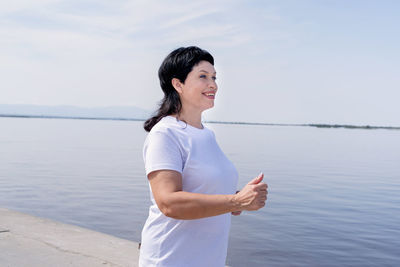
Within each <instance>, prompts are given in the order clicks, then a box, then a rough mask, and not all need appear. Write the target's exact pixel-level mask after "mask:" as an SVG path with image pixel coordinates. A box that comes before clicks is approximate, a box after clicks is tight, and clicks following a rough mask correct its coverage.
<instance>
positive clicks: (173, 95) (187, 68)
mask: <svg viewBox="0 0 400 267" xmlns="http://www.w3.org/2000/svg"><path fill="white" fill-rule="evenodd" d="M203 60H204V61H208V62H210V63H211V64H212V65H214V58H213V57H212V55H211V54H210V53H208V52H207V51H205V50H203V49H201V48H198V47H197V46H189V47H181V48H178V49H175V50H174V51H172V52H171V53H170V54H169V55H168V56H167V57H166V58H165V59H164V61H163V62H162V64H161V66H160V68H159V69H158V78H159V79H160V86H161V89H162V90H163V92H164V98H163V99H162V100H161V102H160V107H159V109H158V110H157V112H156V115H154V116H152V117H151V118H150V119H148V120H146V121H145V123H144V129H145V130H146V131H147V132H150V130H151V128H153V126H154V125H155V124H156V123H157V122H159V121H160V120H161V119H162V118H163V117H165V116H168V115H173V114H179V112H180V111H181V109H182V103H181V99H180V98H179V94H178V92H177V91H176V90H175V88H174V87H173V86H172V79H173V78H177V79H179V81H181V82H182V83H184V82H185V80H186V77H187V75H188V74H189V72H191V71H192V69H193V67H194V66H196V65H197V64H198V63H199V62H200V61H203Z"/></svg>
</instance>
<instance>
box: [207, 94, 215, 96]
mask: <svg viewBox="0 0 400 267" xmlns="http://www.w3.org/2000/svg"><path fill="white" fill-rule="evenodd" d="M206 96H214V94H206Z"/></svg>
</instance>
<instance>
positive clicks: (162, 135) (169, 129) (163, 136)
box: [145, 116, 187, 146]
mask: <svg viewBox="0 0 400 267" xmlns="http://www.w3.org/2000/svg"><path fill="white" fill-rule="evenodd" d="M186 138H187V136H186V133H185V131H184V127H182V125H181V124H180V123H179V122H178V121H177V120H176V119H175V118H174V117H170V116H167V117H164V118H162V119H161V120H160V121H159V122H158V123H157V124H156V125H154V127H153V128H152V129H151V131H150V132H149V133H148V135H147V137H146V141H145V146H146V145H148V144H149V143H152V142H157V143H159V142H160V141H161V142H166V143H169V144H175V145H179V143H181V142H182V141H183V140H185V139H186Z"/></svg>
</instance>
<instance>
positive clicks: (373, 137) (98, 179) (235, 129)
mask: <svg viewBox="0 0 400 267" xmlns="http://www.w3.org/2000/svg"><path fill="white" fill-rule="evenodd" d="M141 125H142V122H131V121H93V120H57V119H20V118H0V206H2V207H6V208H10V209H14V210H19V211H23V212H26V213H30V214H34V215H38V216H42V217H48V218H51V219H55V220H58V221H62V222H65V223H70V224H75V225H79V226H83V227H86V228H91V229H94V230H97V231H101V232H105V233H109V234H112V235H115V236H118V237H122V238H126V239H130V240H134V241H139V239H140V231H141V228H142V226H143V224H144V221H145V219H146V216H147V207H148V204H149V200H148V187H147V181H146V178H145V176H144V169H143V163H142V155H141V151H142V144H143V140H144V138H145V132H144V131H143V130H142V128H141ZM207 126H208V127H210V128H212V129H213V130H214V131H215V133H216V136H217V140H218V142H219V144H220V146H221V147H222V149H223V150H224V151H225V153H226V154H227V155H228V157H229V158H230V159H231V160H232V161H233V162H234V163H235V165H236V167H237V168H238V171H239V173H240V177H241V180H240V182H239V183H240V187H241V186H243V185H244V184H245V183H246V182H247V181H248V180H249V179H251V178H253V177H254V176H256V175H257V174H258V173H259V172H260V171H263V172H264V173H265V177H266V181H267V183H268V184H269V188H270V189H269V199H268V201H267V206H266V207H265V208H264V209H263V210H261V211H258V212H253V213H251V212H245V213H243V214H242V215H241V216H239V217H233V220H232V229H231V235H230V243H229V252H228V264H229V265H230V266H400V131H390V130H355V129H353V130H349V129H318V128H310V127H277V126H276V127H273V126H248V125H247V126H246V125H218V124H209V125H207ZM0 220H1V218H0Z"/></svg>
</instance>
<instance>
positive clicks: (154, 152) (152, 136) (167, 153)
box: [143, 132, 183, 176]
mask: <svg viewBox="0 0 400 267" xmlns="http://www.w3.org/2000/svg"><path fill="white" fill-rule="evenodd" d="M143 160H144V166H145V169H146V176H147V175H149V173H151V172H153V171H158V170H174V171H177V172H179V173H182V170H183V164H182V162H183V161H182V154H181V152H180V149H179V145H178V142H176V140H174V139H173V137H172V136H170V135H168V134H167V133H164V132H151V133H149V135H148V136H147V138H146V141H145V143H144V147H143Z"/></svg>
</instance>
